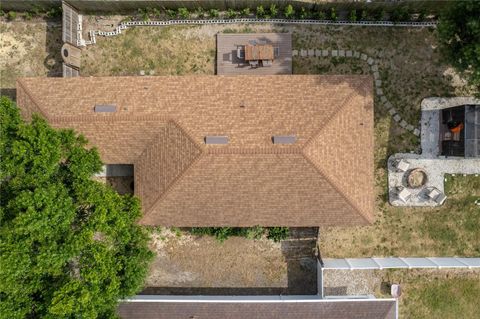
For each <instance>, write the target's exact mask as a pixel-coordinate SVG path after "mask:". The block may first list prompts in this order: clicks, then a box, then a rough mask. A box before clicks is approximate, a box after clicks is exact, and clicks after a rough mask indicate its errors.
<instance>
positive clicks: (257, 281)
mask: <svg viewBox="0 0 480 319" xmlns="http://www.w3.org/2000/svg"><path fill="white" fill-rule="evenodd" d="M177 235H178V234H176V233H174V232H172V231H170V230H166V229H163V230H162V231H160V232H158V231H154V232H153V233H152V242H151V248H152V250H153V251H154V252H155V253H156V257H155V260H154V262H153V263H152V264H151V266H150V275H149V276H148V278H147V282H146V286H147V287H229V288H230V287H235V288H252V287H261V288H264V287H275V288H278V287H280V288H281V287H287V285H288V281H287V263H286V260H285V258H284V256H283V255H282V252H281V249H280V244H279V243H274V242H272V241H271V240H267V239H261V240H250V239H245V238H239V237H231V238H229V239H227V240H226V241H225V242H223V243H219V242H218V241H216V240H215V239H214V238H212V237H209V236H205V237H196V236H192V235H189V234H187V233H182V234H181V235H180V236H177Z"/></svg>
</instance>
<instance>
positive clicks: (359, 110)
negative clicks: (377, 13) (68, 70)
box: [17, 75, 374, 227]
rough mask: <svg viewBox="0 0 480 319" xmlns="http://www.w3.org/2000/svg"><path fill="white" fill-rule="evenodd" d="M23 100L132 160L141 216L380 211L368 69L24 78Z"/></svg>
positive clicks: (198, 222) (106, 154) (190, 218)
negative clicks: (355, 72)
mask: <svg viewBox="0 0 480 319" xmlns="http://www.w3.org/2000/svg"><path fill="white" fill-rule="evenodd" d="M17 101H18V105H19V107H20V108H21V111H22V115H23V116H24V117H26V118H28V117H30V115H31V113H32V112H37V113H40V114H42V115H43V116H44V117H46V118H47V120H48V121H49V122H50V123H51V124H52V125H53V126H55V127H62V128H74V129H76V130H77V131H78V132H81V133H83V134H84V135H85V136H86V137H87V138H88V139H89V141H90V143H91V144H92V145H95V146H96V147H97V148H98V149H99V152H100V155H101V157H102V160H103V161H104V162H105V163H107V164H133V165H134V180H135V194H136V195H138V196H139V197H140V199H141V200H142V206H143V210H144V217H143V219H142V220H141V223H143V224H148V225H165V226H168V225H174V226H185V227H190V226H227V225H228V226H254V225H262V226H280V225H281V226H311V225H319V226H320V225H361V224H369V223H371V222H372V221H373V215H374V214H373V203H374V191H373V184H374V182H373V101H372V80H371V78H370V77H368V76H317V75H289V76H281V75H280V76H234V77H233V76H182V77H173V76H166V77H89V78H82V77H80V78H69V79H61V78H23V79H19V80H18V82H17ZM105 105H107V106H110V108H111V109H112V110H113V109H114V111H113V112H95V109H96V106H97V109H98V106H102V107H104V106H105ZM113 106H114V107H113ZM109 110H110V109H109ZM275 136H290V137H292V138H289V139H290V140H291V141H292V143H287V144H274V143H273V142H272V140H273V138H274V137H275ZM206 137H210V138H212V137H213V138H214V139H213V140H216V139H219V138H221V139H222V141H225V142H226V144H225V143H220V144H218V143H217V144H206V143H205V141H206ZM223 137H226V138H223ZM293 137H294V138H293Z"/></svg>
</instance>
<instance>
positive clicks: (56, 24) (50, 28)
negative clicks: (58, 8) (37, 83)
mask: <svg viewBox="0 0 480 319" xmlns="http://www.w3.org/2000/svg"><path fill="white" fill-rule="evenodd" d="M46 22H47V34H46V37H45V52H47V56H46V57H45V58H44V60H43V65H44V67H45V68H46V69H47V70H48V71H47V76H49V77H61V76H62V63H63V59H62V55H61V52H60V50H61V48H62V45H63V41H62V19H61V18H52V19H46Z"/></svg>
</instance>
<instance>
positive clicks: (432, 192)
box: [427, 187, 447, 205]
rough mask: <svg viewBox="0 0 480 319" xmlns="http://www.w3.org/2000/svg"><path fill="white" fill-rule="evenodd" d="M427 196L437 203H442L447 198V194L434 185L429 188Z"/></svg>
mask: <svg viewBox="0 0 480 319" xmlns="http://www.w3.org/2000/svg"><path fill="white" fill-rule="evenodd" d="M427 196H428V198H430V199H431V200H433V201H434V202H436V203H437V204H438V205H442V204H443V203H444V202H445V200H446V199H447V196H446V195H445V194H444V193H442V192H441V191H440V190H438V189H437V188H435V187H433V188H432V189H429V191H428V193H427Z"/></svg>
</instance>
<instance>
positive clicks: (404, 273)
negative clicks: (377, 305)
mask: <svg viewBox="0 0 480 319" xmlns="http://www.w3.org/2000/svg"><path fill="white" fill-rule="evenodd" d="M383 280H384V281H386V282H390V283H400V285H401V286H402V291H403V294H402V297H401V298H400V307H399V311H400V317H401V318H422V319H429V318H431V319H454V318H455V319H456V318H478V309H479V305H478V297H479V296H480V272H479V271H478V270H477V271H468V270H465V271H463V270H462V271H450V272H447V271H445V270H443V271H438V270H390V271H384V272H383ZM378 295H379V297H380V296H384V297H388V294H387V291H386V290H385V291H383V293H382V292H380V293H379V294H378Z"/></svg>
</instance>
